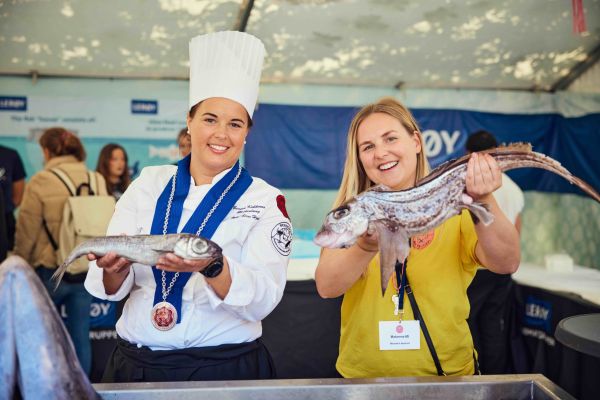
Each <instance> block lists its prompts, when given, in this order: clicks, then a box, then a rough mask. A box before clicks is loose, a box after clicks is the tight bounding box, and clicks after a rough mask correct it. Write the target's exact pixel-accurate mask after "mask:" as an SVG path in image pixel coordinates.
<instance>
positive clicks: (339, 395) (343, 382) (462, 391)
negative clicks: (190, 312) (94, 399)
mask: <svg viewBox="0 0 600 400" xmlns="http://www.w3.org/2000/svg"><path fill="white" fill-rule="evenodd" d="M94 387H95V389H96V390H97V391H98V393H100V395H101V396H102V398H103V399H105V400H109V399H110V400H117V399H128V400H138V399H139V400H142V399H143V400H159V399H160V400H163V399H165V400H166V399H176V400H190V399H203V400H213V399H214V400H238V399H245V400H246V399H247V400H280V399H284V400H296V399H307V400H338V399H351V400H355V399H369V400H393V399H401V398H402V399H446V400H451V399H457V400H458V399H461V400H462V399H494V400H497V399H536V400H537V399H574V398H573V397H572V396H570V395H569V394H568V393H567V392H565V391H564V390H562V389H561V388H560V387H558V386H557V385H555V384H554V383H552V382H551V381H550V380H548V379H547V378H545V377H544V376H543V375H487V376H466V377H427V378H386V379H383V378H381V379H294V380H265V381H222V382H168V383H126V384H96V385H94Z"/></svg>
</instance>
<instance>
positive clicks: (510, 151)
mask: <svg viewBox="0 0 600 400" xmlns="http://www.w3.org/2000/svg"><path fill="white" fill-rule="evenodd" d="M490 152H491V154H492V155H493V156H494V158H496V160H497V161H498V165H499V166H500V169H501V170H502V171H503V172H504V171H508V170H511V169H517V168H539V169H544V170H546V171H550V172H553V173H555V174H557V175H558V176H561V177H563V178H564V179H566V180H567V181H569V182H570V183H571V184H573V185H576V186H577V187H579V188H580V189H581V190H583V191H584V192H585V193H587V194H588V195H589V196H591V197H592V198H593V199H594V200H596V201H597V202H599V203H600V194H598V192H597V191H596V190H595V189H594V188H593V187H592V186H591V185H590V184H589V183H587V182H585V181H584V180H582V179H580V178H578V177H576V176H575V175H573V174H572V173H571V172H570V171H569V170H568V169H566V168H565V167H564V166H562V165H561V163H560V162H558V161H556V160H555V159H553V158H552V157H548V156H547V155H545V154H542V153H537V152H535V151H532V150H531V145H529V144H528V143H513V144H510V145H508V146H501V147H499V148H497V149H493V150H490ZM515 155H518V156H519V157H518V158H515V157H514V156H515Z"/></svg>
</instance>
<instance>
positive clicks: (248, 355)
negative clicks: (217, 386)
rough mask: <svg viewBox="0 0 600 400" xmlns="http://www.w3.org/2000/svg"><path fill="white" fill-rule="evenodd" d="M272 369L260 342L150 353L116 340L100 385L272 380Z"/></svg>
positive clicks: (273, 369) (121, 340)
mask: <svg viewBox="0 0 600 400" xmlns="http://www.w3.org/2000/svg"><path fill="white" fill-rule="evenodd" d="M273 378H275V366H274V365H273V360H272V359H271V355H270V354H269V351H268V350H267V348H266V347H265V345H264V344H263V343H262V341H261V340H260V339H257V340H255V341H253V342H249V343H240V344H223V345H220V346H209V347H192V348H187V349H178V350H151V349H149V348H148V347H145V346H142V347H137V346H136V345H134V344H131V343H129V342H127V341H126V340H123V339H121V338H120V337H119V338H117V346H116V348H115V350H114V351H113V353H112V355H111V357H110V359H109V361H108V364H107V366H106V369H105V370H104V375H103V377H102V382H103V383H121V382H178V381H222V380H243V379H273Z"/></svg>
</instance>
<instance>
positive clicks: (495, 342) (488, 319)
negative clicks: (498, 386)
mask: <svg viewBox="0 0 600 400" xmlns="http://www.w3.org/2000/svg"><path fill="white" fill-rule="evenodd" d="M512 286H513V281H512V277H511V276H510V275H500V274H496V273H494V272H491V271H488V270H486V269H480V270H478V271H477V274H476V275H475V278H474V279H473V282H472V283H471V285H470V286H469V288H468V290H467V295H468V297H469V302H470V303H471V313H470V314H469V319H468V320H467V322H468V323H469V328H470V329H471V335H472V336H473V342H474V344H475V349H476V350H477V354H478V356H479V357H478V359H479V367H480V368H481V373H482V374H505V373H507V372H509V358H508V352H509V331H508V326H507V325H508V324H507V318H508V311H509V302H508V299H509V295H510V292H511V288H512Z"/></svg>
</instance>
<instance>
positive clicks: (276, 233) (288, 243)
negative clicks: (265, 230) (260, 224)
mask: <svg viewBox="0 0 600 400" xmlns="http://www.w3.org/2000/svg"><path fill="white" fill-rule="evenodd" d="M271 242H273V246H275V249H276V250H277V251H278V252H279V254H281V255H283V256H289V255H290V253H291V251H292V226H291V225H290V223H289V222H280V223H278V224H277V225H275V227H274V228H273V230H272V231H271Z"/></svg>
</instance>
